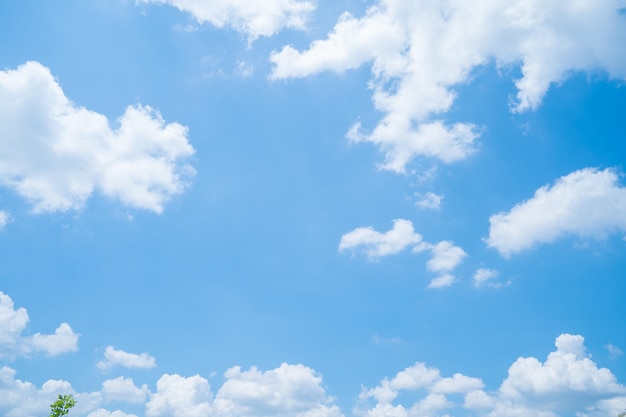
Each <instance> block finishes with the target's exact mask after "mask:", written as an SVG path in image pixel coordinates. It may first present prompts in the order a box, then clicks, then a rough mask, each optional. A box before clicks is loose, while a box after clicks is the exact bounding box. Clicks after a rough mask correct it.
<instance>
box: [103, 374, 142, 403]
mask: <svg viewBox="0 0 626 417" xmlns="http://www.w3.org/2000/svg"><path fill="white" fill-rule="evenodd" d="M149 393H150V390H148V386H147V385H145V384H144V385H142V386H141V387H138V386H136V385H135V382H134V381H133V380H132V378H124V377H122V376H120V377H118V378H115V379H109V380H106V381H104V382H103V383H102V394H103V396H104V398H105V399H106V401H121V402H126V403H136V404H141V403H144V402H145V401H146V397H147V395H148V394H149Z"/></svg>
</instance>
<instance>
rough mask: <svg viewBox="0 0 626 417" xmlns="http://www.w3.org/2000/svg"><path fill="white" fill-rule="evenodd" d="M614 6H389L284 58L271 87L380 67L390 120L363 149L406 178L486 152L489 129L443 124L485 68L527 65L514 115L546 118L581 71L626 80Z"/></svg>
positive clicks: (381, 106) (376, 78)
mask: <svg viewBox="0 0 626 417" xmlns="http://www.w3.org/2000/svg"><path fill="white" fill-rule="evenodd" d="M619 10H620V9H619V4H618V2H616V1H614V0H581V1H576V2H557V1H551V2H541V1H527V0H505V1H491V0H479V1H473V2H467V1H463V0H453V1H448V2H415V1H403V0H379V1H378V2H377V3H376V4H375V5H373V6H371V7H370V8H369V9H368V10H367V11H366V13H365V15H364V16H362V17H355V16H353V15H352V14H350V13H349V12H345V13H344V14H343V15H341V16H340V17H339V19H338V21H337V23H336V25H335V26H334V28H333V29H332V30H331V31H330V32H329V34H328V36H327V38H326V39H321V40H316V41H314V42H312V43H311V45H310V46H309V48H308V49H307V50H304V51H298V50H296V49H295V48H294V47H292V46H291V45H288V46H285V47H284V48H283V49H281V50H279V51H274V52H273V53H272V54H271V56H270V60H271V62H272V63H273V70H272V73H271V75H270V78H271V79H274V80H280V79H290V78H301V77H308V76H312V75H314V74H317V73H320V72H323V71H334V72H343V71H346V70H350V69H354V68H357V67H360V66H361V65H364V64H366V63H372V79H371V81H370V84H369V85H370V87H371V89H372V90H373V102H374V106H375V107H376V109H377V110H379V111H381V112H382V113H383V117H382V119H381V120H379V122H378V123H377V124H376V126H375V127H374V128H373V129H372V130H371V131H364V129H363V128H362V126H361V124H360V123H359V122H357V123H355V124H354V125H353V126H352V127H351V128H350V129H349V131H348V133H347V137H348V138H349V139H350V140H351V141H354V142H369V143H373V144H375V145H376V146H378V148H379V149H380V150H381V151H382V152H383V153H384V155H385V159H384V162H383V163H382V165H381V167H382V168H384V169H388V170H392V171H396V172H405V171H406V167H407V165H408V164H409V163H410V162H411V161H412V160H413V159H414V158H416V157H418V156H421V157H431V158H436V159H439V160H441V161H443V162H447V163H450V162H454V161H458V160H461V159H464V158H467V157H468V156H470V155H471V154H472V153H474V152H475V151H476V148H477V144H476V139H477V138H478V137H479V136H480V134H481V128H478V127H476V126H475V125H474V124H473V123H471V122H459V123H454V124H447V123H445V122H444V121H443V119H444V117H443V114H445V113H446V112H447V111H448V110H450V108H451V106H452V105H453V103H454V101H455V99H456V92H455V87H456V86H458V85H459V84H463V83H468V82H471V74H472V72H473V70H475V69H476V68H477V67H480V66H485V65H488V64H490V63H495V64H496V65H497V66H498V67H507V66H512V65H514V66H517V65H521V73H522V75H521V77H520V78H519V79H516V80H515V85H516V87H517V94H516V96H515V99H514V100H513V101H512V103H511V106H512V111H514V112H523V111H527V110H533V109H536V108H537V107H538V106H539V105H540V104H541V102H542V100H543V97H544V96H545V94H546V92H547V91H548V90H549V89H550V87H551V86H553V85H555V84H558V83H560V82H562V81H564V80H565V79H567V78H568V77H569V76H570V74H572V73H573V72H575V71H589V72H591V71H598V70H601V71H604V72H605V73H606V74H608V76H609V77H611V78H615V79H624V78H626V58H624V57H626V43H624V42H622V39H625V38H626V25H625V24H624V22H625V18H624V16H623V14H622V13H620V12H619Z"/></svg>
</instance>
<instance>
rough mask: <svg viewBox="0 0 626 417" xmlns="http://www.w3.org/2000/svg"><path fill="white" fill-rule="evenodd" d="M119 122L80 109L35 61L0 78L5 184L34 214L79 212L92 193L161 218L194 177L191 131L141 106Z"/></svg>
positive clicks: (1, 177) (0, 164) (0, 160)
mask: <svg viewBox="0 0 626 417" xmlns="http://www.w3.org/2000/svg"><path fill="white" fill-rule="evenodd" d="M117 122H118V127H117V128H114V129H112V128H111V126H110V125H109V121H108V120H107V118H106V117H105V116H103V115H101V114H98V113H95V112H93V111H90V110H87V109H85V108H82V107H77V106H76V105H75V104H74V103H72V102H71V101H70V100H69V99H68V98H67V97H65V94H64V93H63V90H62V89H61V87H60V86H59V84H58V83H57V81H56V80H55V79H54V77H53V76H52V74H51V73H50V70H49V69H48V68H46V67H44V66H43V65H41V64H39V63H38V62H28V63H26V64H24V65H21V66H19V67H18V68H17V69H16V70H7V71H0V148H2V153H1V154H0V185H3V186H5V187H8V188H10V189H12V190H14V191H15V192H16V193H18V194H19V195H21V196H22V197H24V198H26V199H27V200H28V201H30V202H31V203H32V204H33V211H34V212H36V213H40V212H51V211H64V210H71V209H73V210H76V209H80V208H82V207H83V206H84V205H85V203H86V201H87V199H88V198H89V197H90V196H91V195H92V193H93V192H94V191H98V192H100V193H101V194H103V195H105V196H107V197H109V198H112V199H114V200H118V201H120V202H121V203H122V204H124V205H126V206H129V207H134V208H140V209H146V210H152V211H154V212H157V213H160V212H161V211H162V210H163V205H164V204H165V202H167V201H168V200H169V199H170V198H171V197H172V196H174V195H176V194H180V193H182V192H183V191H184V190H185V188H186V187H187V186H188V180H189V178H190V177H191V176H192V175H193V173H194V170H193V168H192V167H191V166H190V165H188V164H187V163H186V162H185V160H186V159H187V158H188V157H190V156H191V155H192V154H193V153H194V150H193V148H192V147H191V145H190V144H189V143H188V141H187V128H186V127H184V126H182V125H180V124H178V123H170V124H165V122H164V121H163V119H162V118H161V116H160V115H159V114H158V113H157V112H155V111H154V110H152V109H151V108H150V107H144V106H140V105H136V106H130V107H128V108H127V109H126V112H125V113H124V114H123V115H122V116H121V117H120V118H119V119H118V121H117Z"/></svg>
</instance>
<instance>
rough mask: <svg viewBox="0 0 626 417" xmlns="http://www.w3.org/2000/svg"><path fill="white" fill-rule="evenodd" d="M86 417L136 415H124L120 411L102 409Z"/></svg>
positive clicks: (132, 415)
mask: <svg viewBox="0 0 626 417" xmlns="http://www.w3.org/2000/svg"><path fill="white" fill-rule="evenodd" d="M87 417H137V415H136V414H126V413H124V412H122V411H119V410H117V411H109V410H105V409H104V408H99V409H97V410H96V411H92V412H91V413H89V414H87Z"/></svg>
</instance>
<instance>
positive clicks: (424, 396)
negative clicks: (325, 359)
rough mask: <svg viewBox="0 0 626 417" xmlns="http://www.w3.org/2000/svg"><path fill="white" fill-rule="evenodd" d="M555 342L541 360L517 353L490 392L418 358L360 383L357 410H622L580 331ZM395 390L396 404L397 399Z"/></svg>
mask: <svg viewBox="0 0 626 417" xmlns="http://www.w3.org/2000/svg"><path fill="white" fill-rule="evenodd" d="M555 345H556V350H555V351H554V352H552V353H550V354H549V355H548V359H547V360H546V361H545V362H543V363H542V362H540V361H539V360H538V359H536V358H533V357H529V358H519V359H517V360H516V361H515V362H514V363H513V364H512V365H511V367H510V368H509V371H508V376H507V378H506V379H505V380H504V381H503V382H502V384H501V386H500V388H499V389H498V390H496V391H494V392H487V391H485V390H484V384H483V382H482V380H481V379H480V378H475V377H469V376H466V375H463V374H460V373H456V374H454V375H452V376H451V377H443V376H442V375H441V373H440V371H439V370H438V369H436V368H433V367H429V366H427V365H426V364H424V363H420V362H418V363H416V364H415V365H413V366H411V367H409V368H406V369H405V370H403V371H401V372H399V373H397V374H396V376H395V377H393V378H391V379H388V378H384V379H383V380H382V381H381V382H380V384H379V385H378V386H376V387H374V388H363V389H362V391H361V394H360V396H359V405H358V407H357V409H356V410H357V413H358V414H360V415H363V416H367V417H388V416H394V417H410V416H420V417H436V416H443V415H451V414H455V415H456V414H457V412H458V413H461V414H462V415H465V414H464V413H467V411H468V410H471V411H470V412H472V411H473V412H477V413H478V415H483V416H488V417H526V416H540V417H558V416H561V415H574V414H576V415H577V416H580V417H592V416H593V417H600V416H607V415H617V414H618V412H620V411H622V410H623V405H624V404H626V386H624V385H620V384H618V383H617V380H616V378H615V375H613V374H612V373H611V372H610V371H609V370H608V369H606V368H598V367H597V365H596V364H595V363H594V362H593V361H591V359H590V358H589V355H587V353H586V349H585V346H584V338H583V337H582V336H580V335H570V334H562V335H560V336H559V337H558V338H557V339H556V342H555ZM400 396H401V397H402V404H397V403H396V402H397V399H398V397H400ZM411 398H412V399H411ZM620 407H622V408H620ZM463 409H464V410H465V411H461V410H463ZM472 415H474V414H472Z"/></svg>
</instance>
